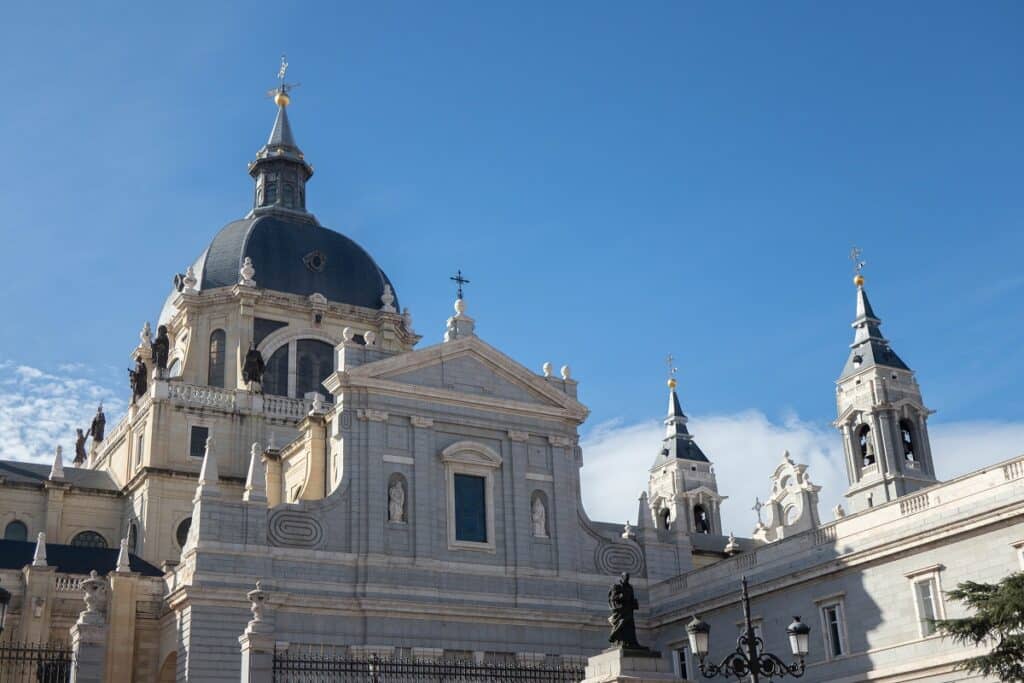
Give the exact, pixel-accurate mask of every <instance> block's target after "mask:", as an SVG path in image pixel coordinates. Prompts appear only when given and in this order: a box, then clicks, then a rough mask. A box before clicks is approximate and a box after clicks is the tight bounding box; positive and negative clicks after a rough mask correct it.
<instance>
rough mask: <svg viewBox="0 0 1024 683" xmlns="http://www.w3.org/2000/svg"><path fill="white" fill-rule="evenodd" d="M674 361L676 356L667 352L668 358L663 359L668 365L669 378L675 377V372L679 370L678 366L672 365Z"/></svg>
mask: <svg viewBox="0 0 1024 683" xmlns="http://www.w3.org/2000/svg"><path fill="white" fill-rule="evenodd" d="M675 362H676V357H675V356H674V355H672V354H671V353H670V354H668V358H666V359H665V363H666V364H667V365H668V377H669V379H675V376H676V372H677V371H678V370H679V368H677V367H676V366H675V365H674V363H675Z"/></svg>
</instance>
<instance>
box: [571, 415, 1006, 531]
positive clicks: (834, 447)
mask: <svg viewBox="0 0 1024 683" xmlns="http://www.w3.org/2000/svg"><path fill="white" fill-rule="evenodd" d="M690 428H691V432H693V433H694V436H695V438H696V439H697V442H698V443H699V444H700V445H701V448H702V449H703V450H704V452H705V453H707V455H708V457H709V458H710V459H711V461H712V462H713V463H714V464H715V472H716V476H717V480H718V489H719V492H720V493H722V494H723V495H725V496H728V497H729V499H728V500H727V501H725V503H723V505H722V524H723V526H724V527H725V531H726V532H728V531H730V530H731V531H734V532H736V534H737V535H744V536H747V535H749V534H750V532H751V530H752V529H753V527H754V523H755V522H756V517H755V515H754V512H753V511H752V510H751V507H752V505H753V503H754V498H755V496H759V497H760V498H761V499H762V500H763V499H764V498H765V497H766V496H767V495H768V493H769V482H768V477H769V475H770V474H771V472H772V470H774V469H775V466H776V465H777V464H778V463H779V461H780V460H781V458H782V453H783V452H784V451H786V450H788V451H789V452H790V454H791V455H792V456H793V458H794V459H795V460H796V461H797V462H803V463H806V464H807V465H808V466H809V469H808V472H809V473H810V476H811V480H812V481H814V482H815V483H817V484H820V485H821V486H822V490H821V493H820V494H819V495H820V507H819V510H820V512H821V517H822V519H823V520H830V519H832V508H833V506H835V505H836V503H839V502H842V501H843V493H844V492H845V490H846V486H847V477H846V465H845V463H844V460H843V450H842V444H841V443H840V440H839V435H838V433H837V432H835V431H834V430H833V429H832V427H831V426H829V425H821V424H815V423H811V422H807V421H804V420H801V419H800V418H798V417H797V416H791V417H789V418H787V419H785V420H782V421H781V422H779V423H776V422H772V421H771V420H769V419H768V418H767V417H766V416H765V415H764V413H762V412H760V411H756V410H749V411H744V412H741V413H736V414H733V415H705V416H696V417H693V418H692V419H691V421H690ZM663 430H664V427H663V426H662V425H661V423H660V422H658V421H654V420H651V421H649V422H642V423H638V424H623V423H622V422H620V421H612V422H606V423H604V424H600V425H597V426H596V427H595V428H594V429H593V430H592V431H591V432H590V433H589V434H588V435H587V436H586V437H585V438H584V439H583V442H582V446H583V474H582V478H583V484H582V485H583V502H584V505H585V506H586V509H587V512H588V514H589V515H590V516H591V517H592V518H594V519H598V520H601V521H615V522H618V521H622V522H624V521H626V520H627V519H628V520H630V521H631V522H633V523H636V518H637V498H638V497H639V495H640V492H641V491H644V490H646V487H647V476H648V468H649V467H650V466H651V463H652V462H654V456H655V455H656V453H657V451H658V448H659V446H660V442H661V438H662V436H663V435H664V433H663ZM929 431H930V434H931V440H932V451H933V453H934V457H935V462H936V468H937V469H938V472H939V475H940V476H941V477H943V478H951V477H954V476H957V475H960V474H964V473H966V472H970V471H972V470H975V469H980V468H982V467H985V466H986V465H990V464H992V463H995V462H998V461H1000V460H1005V459H1007V458H1012V457H1014V456H1017V455H1020V454H1022V453H1024V422H952V423H940V424H935V425H933V426H931V428H930V430H929Z"/></svg>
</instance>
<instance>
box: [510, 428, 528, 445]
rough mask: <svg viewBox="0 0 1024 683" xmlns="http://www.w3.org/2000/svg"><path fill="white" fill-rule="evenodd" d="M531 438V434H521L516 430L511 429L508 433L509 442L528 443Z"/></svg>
mask: <svg viewBox="0 0 1024 683" xmlns="http://www.w3.org/2000/svg"><path fill="white" fill-rule="evenodd" d="M529 438H530V433H529V432H520V431H516V430H514V429H510V430H509V431H508V440H509V441H517V442H523V441H526V440H527V439H529Z"/></svg>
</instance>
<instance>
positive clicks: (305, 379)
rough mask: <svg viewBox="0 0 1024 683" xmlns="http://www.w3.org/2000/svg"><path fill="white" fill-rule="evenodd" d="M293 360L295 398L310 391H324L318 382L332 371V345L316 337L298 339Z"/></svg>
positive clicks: (303, 395)
mask: <svg viewBox="0 0 1024 683" xmlns="http://www.w3.org/2000/svg"><path fill="white" fill-rule="evenodd" d="M295 361H296V362H295V375H296V376H295V396H296V398H304V397H305V396H306V394H308V393H309V392H311V391H315V392H317V393H320V394H324V393H326V389H324V388H323V387H322V386H321V384H320V383H321V382H323V381H324V380H325V379H327V378H328V377H329V376H330V374H331V373H332V372H334V347H333V346H331V345H330V344H327V343H325V342H322V341H320V340H318V339H300V340H299V341H298V342H297V343H296V344H295Z"/></svg>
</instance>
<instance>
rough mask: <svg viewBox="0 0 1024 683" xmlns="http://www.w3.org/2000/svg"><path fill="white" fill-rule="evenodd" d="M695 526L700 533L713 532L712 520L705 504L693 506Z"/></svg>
mask: <svg viewBox="0 0 1024 683" xmlns="http://www.w3.org/2000/svg"><path fill="white" fill-rule="evenodd" d="M693 528H694V530H695V531H696V532H697V533H698V534H710V533H711V520H710V519H709V518H708V513H707V510H705V509H704V506H703V505H694V506H693Z"/></svg>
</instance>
